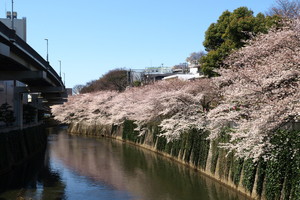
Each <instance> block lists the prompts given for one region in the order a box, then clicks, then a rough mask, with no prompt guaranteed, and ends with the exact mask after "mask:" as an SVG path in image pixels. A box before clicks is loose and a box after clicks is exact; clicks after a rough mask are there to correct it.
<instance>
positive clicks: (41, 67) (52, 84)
mask: <svg viewBox="0 0 300 200" xmlns="http://www.w3.org/2000/svg"><path fill="white" fill-rule="evenodd" d="M0 80H18V81H20V82H22V83H24V84H26V85H27V86H26V87H24V88H19V91H20V92H24V93H39V97H40V98H43V102H44V104H45V105H47V106H50V105H54V104H60V103H63V102H65V101H66V98H67V93H66V89H65V86H64V84H63V81H62V79H61V77H60V76H59V75H58V74H57V73H56V71H55V70H54V69H53V68H52V67H51V66H50V64H49V62H47V61H46V60H44V59H43V58H42V57H41V56H40V55H39V54H38V53H37V52H36V51H35V50H34V49H33V48H32V47H30V46H29V45H28V44H27V43H26V42H25V41H24V40H22V39H21V38H20V37H19V36H18V35H16V33H15V31H14V30H11V29H10V28H8V27H7V26H5V25H4V24H3V23H1V22H0Z"/></svg>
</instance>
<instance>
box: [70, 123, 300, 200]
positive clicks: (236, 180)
mask: <svg viewBox="0 0 300 200" xmlns="http://www.w3.org/2000/svg"><path fill="white" fill-rule="evenodd" d="M135 128H136V127H135V124H134V123H133V121H128V120H127V121H125V122H124V123H123V124H122V125H118V126H116V125H115V126H103V125H99V124H94V125H90V124H86V123H83V122H81V123H71V124H70V126H69V132H70V133H72V134H78V135H84V136H92V137H100V136H105V137H111V138H115V139H118V140H123V141H126V142H130V143H133V144H135V145H138V146H141V147H143V148H146V149H149V150H152V151H155V152H158V153H161V154H163V155H164V156H167V157H170V158H172V159H174V160H176V161H178V162H181V163H183V164H185V165H188V166H190V167H192V168H195V169H197V170H199V171H200V172H202V173H204V174H206V175H208V176H210V177H212V178H214V179H216V180H217V181H219V182H222V183H224V184H226V185H227V186H229V187H231V188H233V189H235V190H237V191H239V192H241V193H243V194H245V195H246V196H248V197H249V198H252V199H267V200H269V199H297V198H298V196H297V195H299V186H300V185H299V183H300V182H299V174H298V173H299V172H297V171H294V172H292V171H293V170H297V162H298V161H297V162H295V161H292V162H294V163H289V162H285V161H286V160H284V162H283V161H282V160H281V162H276V161H275V160H273V161H268V162H265V161H263V160H262V159H261V160H259V161H258V162H252V160H250V159H248V160H244V159H241V158H238V157H236V156H235V155H234V154H233V153H229V154H228V152H227V151H226V150H224V149H220V148H219V147H218V145H219V143H222V142H226V141H227V140H228V137H227V136H226V134H224V135H223V136H221V137H220V138H219V139H218V140H215V141H209V140H208V139H207V134H208V133H207V132H199V131H197V130H190V131H188V132H186V133H185V134H182V135H181V136H180V139H178V140H175V141H173V142H169V143H168V142H167V140H166V138H164V137H159V127H158V126H157V125H156V124H148V125H147V130H148V131H146V132H145V133H144V134H142V135H141V134H140V133H139V132H137V131H135V130H134V129H135ZM296 135H297V134H295V136H296ZM281 156H282V155H281ZM286 156H287V154H286ZM287 157H288V156H287ZM283 163H284V164H283ZM295 167H296V169H295ZM298 167H299V166H298ZM298 171H299V170H298Z"/></svg>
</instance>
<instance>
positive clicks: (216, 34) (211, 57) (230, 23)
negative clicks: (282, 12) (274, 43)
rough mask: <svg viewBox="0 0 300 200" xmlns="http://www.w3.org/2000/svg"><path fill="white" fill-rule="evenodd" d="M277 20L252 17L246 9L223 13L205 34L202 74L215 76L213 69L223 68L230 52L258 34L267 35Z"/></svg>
mask: <svg viewBox="0 0 300 200" xmlns="http://www.w3.org/2000/svg"><path fill="white" fill-rule="evenodd" d="M278 19H279V17H278V16H267V17H265V15H264V14H262V13H258V14H257V15H256V16H254V15H253V11H251V10H249V9H248V8H247V7H240V8H237V9H235V10H234V11H233V12H229V11H228V10H227V11H225V12H223V13H222V15H221V16H220V17H219V19H218V20H217V23H212V24H211V25H210V26H209V28H208V29H207V31H206V32H205V40H204V42H203V45H204V47H205V50H206V51H207V52H208V53H207V54H206V55H205V56H203V57H201V59H200V64H201V70H202V72H203V73H204V74H206V75H208V76H216V75H217V73H216V72H214V69H215V68H219V67H222V66H224V64H223V60H224V58H226V57H227V56H228V55H229V54H230V53H231V52H232V50H234V49H238V48H241V47H243V46H244V45H245V41H246V40H248V39H250V38H251V37H252V36H255V35H256V34H258V33H267V31H268V29H269V28H270V27H271V26H273V25H276V22H277V21H278Z"/></svg>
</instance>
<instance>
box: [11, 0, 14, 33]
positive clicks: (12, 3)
mask: <svg viewBox="0 0 300 200" xmlns="http://www.w3.org/2000/svg"><path fill="white" fill-rule="evenodd" d="M11 29H12V30H14V0H11Z"/></svg>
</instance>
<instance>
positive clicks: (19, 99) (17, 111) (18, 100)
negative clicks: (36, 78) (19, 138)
mask: <svg viewBox="0 0 300 200" xmlns="http://www.w3.org/2000/svg"><path fill="white" fill-rule="evenodd" d="M14 115H15V119H16V122H15V123H16V126H17V127H19V128H20V129H21V130H22V129H23V95H22V93H19V92H17V91H15V93H14Z"/></svg>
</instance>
